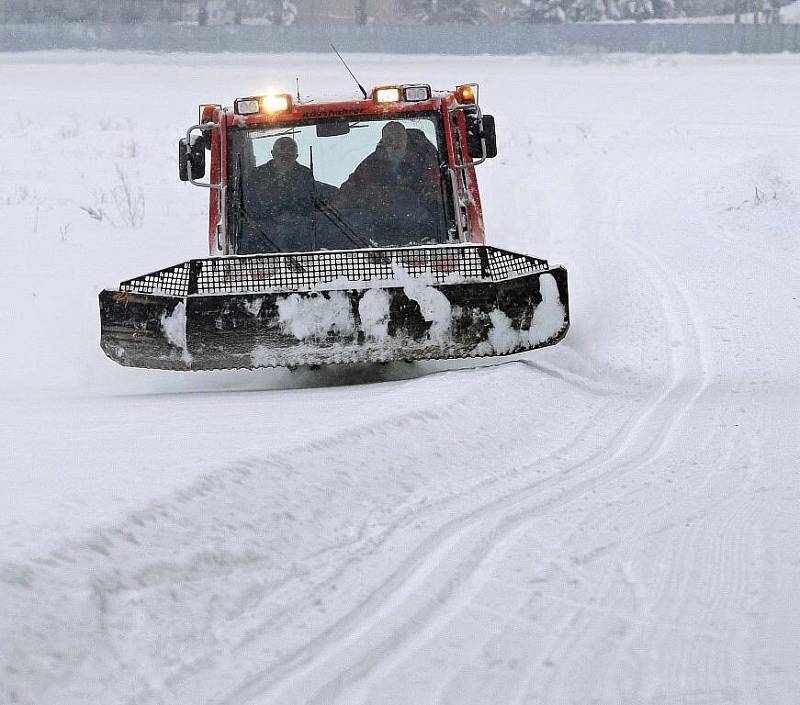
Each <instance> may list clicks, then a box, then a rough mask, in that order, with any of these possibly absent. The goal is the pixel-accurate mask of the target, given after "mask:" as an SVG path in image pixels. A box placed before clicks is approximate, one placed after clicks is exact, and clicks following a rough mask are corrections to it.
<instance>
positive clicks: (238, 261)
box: [100, 244, 569, 370]
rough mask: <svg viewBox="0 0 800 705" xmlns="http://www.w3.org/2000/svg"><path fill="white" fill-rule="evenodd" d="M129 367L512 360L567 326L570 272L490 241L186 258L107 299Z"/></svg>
mask: <svg viewBox="0 0 800 705" xmlns="http://www.w3.org/2000/svg"><path fill="white" fill-rule="evenodd" d="M100 319H101V338H100V344H101V346H102V348H103V350H104V352H105V353H106V355H108V357H109V358H111V359H112V360H113V361H114V362H117V363H119V364H121V365H127V366H132V367H144V368H156V369H171V370H217V369H239V368H249V369H253V368H258V367H279V366H285V367H295V366H300V365H326V364H331V363H345V362H388V361H391V360H406V361H413V360H430V359H446V358H462V357H481V356H487V355H507V354H511V353H515V352H522V351H524V350H532V349H534V348H539V347H543V346H546V345H553V344H555V343H557V342H558V341H559V340H561V339H562V338H563V337H564V335H565V334H566V332H567V329H568V327H569V306H568V292H567V273H566V270H564V269H563V268H561V267H556V268H553V269H551V268H550V267H549V266H548V264H547V262H546V261H545V260H541V259H537V258H534V257H529V256H527V255H519V254H514V253H511V252H508V251H505V250H501V249H498V248H494V247H489V246H485V245H472V244H469V245H447V246H444V245H442V246H429V247H407V248H392V249H362V250H345V251H324V252H301V253H294V254H283V253H281V254H267V255H249V256H232V257H213V258H208V259H198V260H191V261H189V262H184V263H182V264H178V265H175V266H174V267H169V268H167V269H163V270H160V271H158V272H153V273H151V274H147V275H145V276H142V277H138V278H136V279H131V280H128V281H125V282H122V284H121V285H120V288H119V290H116V291H114V290H105V291H103V292H101V294H100Z"/></svg>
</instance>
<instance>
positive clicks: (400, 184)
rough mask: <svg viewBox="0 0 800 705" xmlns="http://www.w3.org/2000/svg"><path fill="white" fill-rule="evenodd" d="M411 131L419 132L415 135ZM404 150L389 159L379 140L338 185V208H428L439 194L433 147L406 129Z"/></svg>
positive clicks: (435, 156) (437, 169) (436, 165)
mask: <svg viewBox="0 0 800 705" xmlns="http://www.w3.org/2000/svg"><path fill="white" fill-rule="evenodd" d="M415 133H419V135H416V134H415ZM408 136H409V137H408V144H407V147H406V152H405V154H404V155H403V157H402V159H401V160H400V161H399V162H395V161H394V160H392V159H390V158H389V156H388V154H387V152H386V149H384V147H383V145H381V144H380V143H379V144H378V146H377V147H376V148H375V151H374V152H373V153H372V154H370V155H369V156H367V157H366V158H365V159H364V161H362V162H361V164H359V165H358V167H356V170H355V171H354V172H353V173H352V174H351V175H350V176H349V177H348V179H347V181H345V182H344V183H343V184H342V185H341V187H340V189H339V195H338V198H337V203H338V205H339V207H340V208H364V207H369V208H379V209H388V210H389V211H391V210H393V209H403V208H406V207H408V206H409V205H411V206H413V204H414V203H415V202H416V203H421V204H422V205H424V206H425V207H426V208H431V207H432V206H434V204H435V203H436V202H437V199H438V198H439V195H440V186H439V164H438V155H437V152H436V148H435V147H434V146H433V145H432V144H431V143H430V142H429V141H428V140H427V139H426V138H425V136H424V135H423V134H422V133H421V132H420V131H419V130H413V129H412V130H409V131H408Z"/></svg>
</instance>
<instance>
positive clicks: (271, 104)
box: [233, 93, 292, 115]
mask: <svg viewBox="0 0 800 705" xmlns="http://www.w3.org/2000/svg"><path fill="white" fill-rule="evenodd" d="M291 108H292V97H291V96H290V95H289V94H288V93H278V94H273V95H261V96H253V97H251V98H239V99H238V100H235V101H234V102H233V112H235V113H236V114H237V115H256V114H258V113H268V114H272V113H284V112H287V111H288V110H291Z"/></svg>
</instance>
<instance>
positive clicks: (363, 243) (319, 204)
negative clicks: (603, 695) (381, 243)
mask: <svg viewBox="0 0 800 705" xmlns="http://www.w3.org/2000/svg"><path fill="white" fill-rule="evenodd" d="M313 200H314V208H315V209H317V208H319V211H320V213H322V215H324V216H325V217H326V218H327V219H328V221H329V222H330V223H332V224H333V225H334V226H335V227H336V229H337V230H338V231H339V232H340V233H342V235H344V236H345V237H346V238H347V239H348V240H350V242H352V243H353V244H354V245H355V246H356V247H361V248H369V247H375V246H376V245H375V243H374V242H370V241H369V240H367V239H365V238H363V237H361V235H359V234H358V233H357V232H356V231H355V230H354V229H353V226H352V225H350V223H348V222H347V221H346V220H345V219H344V217H343V216H342V214H341V213H340V212H339V211H338V210H337V209H336V208H334V207H333V206H332V205H331V204H330V203H328V202H327V201H325V200H323V199H322V198H320V197H319V196H316V195H315V196H314V199H313Z"/></svg>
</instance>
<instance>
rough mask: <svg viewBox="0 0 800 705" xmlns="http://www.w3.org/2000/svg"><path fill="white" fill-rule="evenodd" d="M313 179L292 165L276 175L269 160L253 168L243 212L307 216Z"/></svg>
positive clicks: (302, 169) (263, 215) (310, 208)
mask: <svg viewBox="0 0 800 705" xmlns="http://www.w3.org/2000/svg"><path fill="white" fill-rule="evenodd" d="M313 193H314V177H313V176H312V175H311V170H310V169H309V168H307V167H304V166H303V165H302V164H298V163H297V162H295V163H294V164H293V165H292V168H291V169H290V170H289V171H288V172H287V173H285V174H279V173H278V171H277V170H276V169H275V166H274V165H273V163H272V160H271V159H270V160H269V161H268V162H267V163H266V164H262V165H261V166H259V167H257V168H256V169H255V170H254V171H253V172H252V173H251V175H250V178H249V179H248V181H247V188H246V191H245V194H246V203H247V210H248V212H249V213H251V214H252V215H253V216H259V217H267V218H274V217H276V216H281V215H283V214H289V215H310V214H311V210H312V202H311V199H312V196H313Z"/></svg>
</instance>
